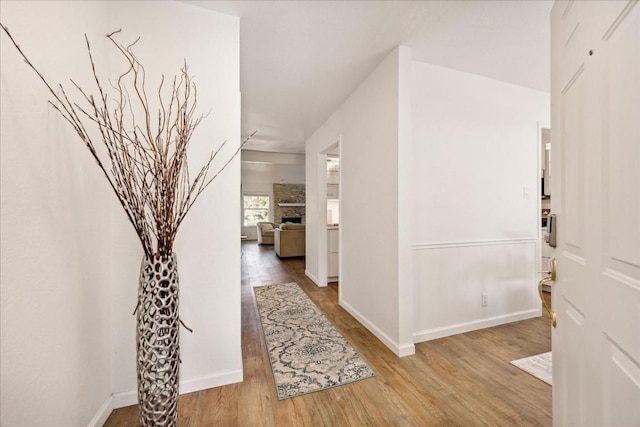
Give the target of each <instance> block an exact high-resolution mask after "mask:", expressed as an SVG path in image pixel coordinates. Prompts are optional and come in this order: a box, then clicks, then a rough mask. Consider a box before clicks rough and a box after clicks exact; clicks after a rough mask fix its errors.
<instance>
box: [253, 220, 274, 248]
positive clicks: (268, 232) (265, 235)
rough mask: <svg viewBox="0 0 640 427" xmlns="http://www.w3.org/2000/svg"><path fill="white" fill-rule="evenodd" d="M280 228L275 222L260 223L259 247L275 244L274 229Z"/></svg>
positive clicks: (257, 225)
mask: <svg viewBox="0 0 640 427" xmlns="http://www.w3.org/2000/svg"><path fill="white" fill-rule="evenodd" d="M276 227H278V224H276V223H275V222H259V223H257V224H256V228H257V231H258V244H259V245H273V242H274V238H273V236H274V231H273V230H274V229H275V228H276Z"/></svg>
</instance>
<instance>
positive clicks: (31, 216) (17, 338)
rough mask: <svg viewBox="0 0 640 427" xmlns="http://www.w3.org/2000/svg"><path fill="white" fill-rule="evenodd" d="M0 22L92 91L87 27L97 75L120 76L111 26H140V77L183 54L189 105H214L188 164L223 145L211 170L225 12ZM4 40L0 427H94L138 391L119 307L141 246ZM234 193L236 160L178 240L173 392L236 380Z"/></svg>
mask: <svg viewBox="0 0 640 427" xmlns="http://www.w3.org/2000/svg"><path fill="white" fill-rule="evenodd" d="M0 20H1V21H2V23H3V24H4V25H6V26H8V27H9V29H10V30H11V31H12V33H13V35H14V36H15V37H16V39H17V40H18V42H19V43H20V46H21V47H22V48H23V49H24V50H25V52H26V53H27V54H28V55H29V56H30V57H31V59H32V61H33V62H34V63H35V64H36V65H37V66H38V67H39V68H40V69H41V70H42V71H43V73H44V74H45V76H46V77H47V78H48V79H49V80H50V81H52V82H68V80H69V78H73V79H74V80H75V81H77V82H78V83H79V84H80V85H81V86H83V87H90V88H93V87H94V83H93V80H92V78H91V77H90V69H89V64H88V60H87V54H86V46H85V42H84V37H83V34H84V33H87V35H88V37H89V39H90V40H91V42H92V50H93V55H94V58H95V59H96V62H97V63H98V73H100V74H101V76H107V75H108V74H109V72H110V71H113V70H114V69H117V70H120V67H119V66H115V64H113V63H112V62H113V61H114V57H113V56H112V52H111V50H112V49H113V48H112V47H111V46H110V45H109V44H108V43H107V40H106V39H105V38H104V35H105V34H108V33H109V32H111V31H113V30H114V29H117V28H122V29H123V33H122V37H123V40H125V39H126V40H129V39H133V38H136V37H137V36H142V38H141V40H140V42H138V44H137V45H136V52H137V53H138V54H139V57H140V58H141V59H142V60H143V62H144V63H145V65H146V66H147V73H148V84H149V85H150V86H151V85H154V84H155V83H152V82H157V80H154V78H155V77H157V75H155V72H156V71H157V72H158V73H164V74H165V76H171V75H173V74H175V73H176V72H177V71H178V70H179V68H180V67H181V66H182V64H183V59H187V61H188V63H189V67H190V72H191V73H192V74H194V75H195V76H196V84H197V85H198V106H199V108H201V109H202V110H203V112H205V113H206V112H207V111H209V109H211V114H210V115H209V117H208V118H206V119H205V120H204V121H203V122H202V124H201V125H200V127H199V128H198V129H197V130H196V133H195V134H194V137H193V139H192V142H191V149H192V151H191V156H190V165H192V170H195V169H196V167H197V166H198V165H199V164H201V162H202V161H204V159H205V158H206V156H208V154H209V152H210V151H211V149H212V148H213V147H212V144H215V143H221V142H222V141H224V140H225V139H226V140H228V143H227V146H226V148H225V149H224V150H223V151H222V152H221V155H220V156H221V157H220V162H218V163H217V164H218V165H219V166H220V165H221V163H223V161H225V160H226V158H228V156H229V155H230V154H232V153H233V151H235V148H237V147H238V146H239V144H240V141H239V135H240V96H239V22H238V19H237V18H234V17H231V16H226V15H221V14H217V13H214V12H210V11H207V10H204V9H200V8H197V7H194V6H191V5H186V4H183V3H180V2H153V3H151V2H99V1H92V2H76V1H42V2H36V1H29V2H26V1H24V2H4V1H3V2H1V3H0ZM175 22H189V25H188V26H179V27H176V26H175ZM159 29H162V31H159ZM0 40H1V43H2V45H1V50H0V55H1V57H0V58H1V61H0V67H1V71H2V72H1V73H0V83H1V89H0V98H1V99H0V100H1V109H0V114H1V122H2V126H1V127H0V143H1V144H0V149H1V156H0V159H1V162H2V164H1V174H2V181H1V191H0V197H1V203H0V209H1V228H0V233H1V262H2V268H1V269H0V274H1V276H0V277H1V310H0V316H1V326H0V327H1V335H2V348H1V357H2V363H1V364H0V365H1V366H0V369H1V375H0V384H1V385H0V387H1V403H2V411H1V415H0V424H2V425H11V426H51V425H65V426H86V425H102V423H103V422H104V421H105V420H106V417H107V416H108V415H109V413H110V411H111V409H112V408H113V407H117V406H124V405H128V404H133V403H135V401H136V393H135V387H136V379H135V319H134V318H133V316H131V313H132V311H133V309H134V308H135V303H136V295H137V278H138V274H139V267H140V260H141V257H142V249H141V246H140V243H139V242H138V241H137V238H136V236H135V233H134V231H133V229H132V227H131V225H130V224H129V223H128V222H127V220H126V217H125V215H124V213H123V212H122V209H121V207H120V206H119V204H118V202H117V200H116V198H115V196H114V195H113V194H112V192H111V189H110V188H109V186H108V184H107V182H106V180H105V179H104V177H103V176H102V175H101V173H100V171H99V169H98V168H97V167H96V165H95V162H94V161H93V160H92V158H91V156H90V155H89V153H88V151H87V149H86V148H85V147H84V145H83V144H82V143H81V141H79V140H78V137H77V136H76V135H75V134H74V133H73V132H72V131H71V130H70V128H69V126H68V125H67V124H66V123H65V122H64V121H63V119H61V118H60V117H59V115H58V114H57V113H56V112H55V111H54V110H53V109H52V108H51V107H49V106H48V105H47V102H46V101H47V99H49V98H50V97H49V94H48V93H47V91H46V90H45V89H44V87H43V86H42V83H41V82H40V81H39V80H38V79H37V77H36V76H35V74H34V73H33V72H32V71H31V70H29V69H28V67H27V66H26V65H25V64H24V62H23V61H22V60H21V59H20V58H19V57H18V55H17V52H16V51H15V49H14V48H13V47H12V46H11V45H10V42H9V40H8V38H7V37H6V36H5V35H4V34H2V36H1V37H0ZM158 52H162V55H157V53H158ZM152 75H153V76H152ZM239 188H240V161H239V158H237V159H236V160H235V161H233V162H232V163H231V165H230V167H229V168H228V169H227V170H226V171H225V172H224V173H223V174H221V175H220V176H219V177H218V178H217V179H216V181H214V183H213V184H212V185H211V186H210V187H209V188H208V189H207V191H206V192H205V193H204V195H203V197H202V198H201V199H200V200H199V201H198V203H197V204H196V205H195V207H194V209H193V210H192V211H191V212H190V213H189V216H187V219H186V220H185V222H184V224H183V225H182V227H181V230H180V233H179V234H178V240H177V241H176V245H175V250H176V252H177V254H178V264H179V272H180V284H181V301H180V305H181V307H180V311H181V317H182V319H183V320H184V321H185V322H186V323H187V324H188V325H189V326H191V327H192V328H193V329H194V333H193V334H189V333H184V330H183V331H182V332H181V358H182V362H183V363H182V365H181V385H180V392H181V393H184V392H189V391H193V390H197V389H204V388H209V387H213V386H216V385H222V384H226V383H230V382H236V381H241V380H242V355H241V344H240V336H241V332H240V322H241V317H240V258H239V256H237V254H239V253H240V242H239V239H238V231H239V229H240V221H239V217H240V216H239V213H238V212H239V209H238V203H237V201H238V193H239ZM219 224H224V227H220V226H219ZM34 407H35V408H37V411H34V410H33V408H34Z"/></svg>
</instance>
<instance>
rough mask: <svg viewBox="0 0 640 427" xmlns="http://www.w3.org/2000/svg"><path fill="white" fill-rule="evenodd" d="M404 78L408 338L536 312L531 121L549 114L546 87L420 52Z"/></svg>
mask: <svg viewBox="0 0 640 427" xmlns="http://www.w3.org/2000/svg"><path fill="white" fill-rule="evenodd" d="M412 78H413V82H412V93H413V100H412V123H413V124H412V129H413V144H412V146H411V147H409V148H408V149H409V150H410V155H409V157H410V158H411V159H412V167H411V170H412V172H411V179H410V180H409V182H411V183H412V184H411V193H412V194H414V197H413V200H412V205H411V206H412V208H411V212H413V218H412V219H411V224H412V227H411V228H412V229H411V235H412V238H413V241H412V244H411V251H412V260H411V263H412V274H413V276H414V277H413V282H414V288H415V289H414V292H415V306H414V309H415V316H414V321H415V324H414V328H415V340H416V342H419V341H424V340H427V339H432V338H437V337H440V336H445V335H451V334H453V333H458V332H463V331H466V330H472V329H478V328H480V327H485V326H490V325H494V324H499V323H505V322H508V321H512V320H519V319H522V318H527V317H533V316H538V315H539V314H540V301H539V299H538V297H537V295H536V277H537V274H536V268H537V267H536V265H537V261H536V259H537V255H536V254H537V250H538V249H537V244H538V232H539V224H538V222H539V219H538V218H539V208H538V206H539V202H540V200H539V184H538V176H539V165H538V158H539V149H538V147H539V142H538V124H540V125H541V126H548V124H549V108H550V104H549V95H548V94H547V93H542V92H538V91H535V90H531V89H527V88H523V87H519V86H515V85H511V84H506V83H502V82H499V81H496V80H492V79H488V78H484V77H480V76H476V75H471V74H466V73H462V72H459V71H454V70H451V69H446V68H442V67H437V66H433V65H430V64H425V63H419V62H414V63H413V64H412ZM482 293H487V294H488V301H489V304H488V305H487V306H486V307H482V306H481V294H482Z"/></svg>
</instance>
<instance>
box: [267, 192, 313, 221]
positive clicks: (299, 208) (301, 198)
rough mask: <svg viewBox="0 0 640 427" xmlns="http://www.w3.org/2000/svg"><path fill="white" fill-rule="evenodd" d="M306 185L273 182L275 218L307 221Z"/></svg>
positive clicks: (276, 219)
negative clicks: (305, 218)
mask: <svg viewBox="0 0 640 427" xmlns="http://www.w3.org/2000/svg"><path fill="white" fill-rule="evenodd" d="M305 195H306V193H305V185H304V184H273V202H274V203H273V220H274V221H275V222H287V220H288V222H305V221H304V217H305Z"/></svg>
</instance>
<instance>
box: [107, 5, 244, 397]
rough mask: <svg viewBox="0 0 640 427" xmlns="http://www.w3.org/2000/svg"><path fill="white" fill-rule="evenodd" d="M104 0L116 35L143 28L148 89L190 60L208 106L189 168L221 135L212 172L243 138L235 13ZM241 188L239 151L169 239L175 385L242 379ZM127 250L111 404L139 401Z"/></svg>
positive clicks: (188, 387) (130, 35) (201, 102)
mask: <svg viewBox="0 0 640 427" xmlns="http://www.w3.org/2000/svg"><path fill="white" fill-rule="evenodd" d="M111 4H112V8H111V14H110V20H111V22H110V26H111V28H112V29H119V28H122V30H123V31H122V33H121V34H120V39H121V40H122V41H123V42H130V41H133V40H135V39H136V38H137V37H138V36H140V41H139V42H138V43H137V44H136V46H135V51H136V54H137V56H138V58H139V59H140V60H141V61H142V62H143V63H144V65H145V67H146V72H147V85H148V86H149V87H157V86H158V84H159V82H160V77H161V74H162V73H163V74H164V75H165V78H167V77H169V76H173V75H176V74H177V73H179V71H180V68H181V67H182V66H183V63H184V61H186V62H187V65H188V67H189V73H190V74H191V75H192V76H194V77H195V80H194V82H195V84H196V85H197V88H198V93H197V95H198V111H199V112H200V113H203V114H207V113H208V115H207V117H206V118H204V119H203V120H202V122H201V123H200V125H199V126H198V128H197V129H196V131H195V132H194V134H193V137H192V139H191V141H190V147H189V149H190V153H189V168H190V170H191V171H196V170H199V169H200V168H201V167H202V166H203V164H204V162H205V161H206V159H207V158H208V156H209V154H210V153H211V152H212V151H213V150H214V149H216V148H217V147H219V146H220V144H222V143H223V142H224V141H225V140H226V141H227V143H226V145H225V147H224V148H223V149H222V151H221V152H220V153H219V154H218V157H217V159H216V161H214V166H213V169H214V170H216V171H217V170H218V169H219V168H220V167H221V166H222V165H223V164H224V163H225V162H226V161H227V159H228V158H229V157H230V156H232V155H233V153H234V152H235V151H236V149H237V148H238V146H239V145H240V40H239V37H240V32H239V19H238V18H237V17H233V16H228V15H223V14H219V13H216V12H212V11H209V10H207V9H203V8H200V7H197V6H193V5H189V4H184V3H182V2H174V1H163V2H148V1H126V2H112V3H111ZM176 23H188V25H176ZM160 29H161V30H160ZM111 52H112V53H113V52H114V51H113V50H112V51H111ZM160 52H161V54H159V53H160ZM117 58H119V57H118V56H117V54H115V56H112V62H113V67H114V69H115V70H121V69H122V65H123V64H122V62H121V60H119V59H117ZM114 72H115V71H114ZM239 194H240V156H237V157H236V158H235V159H234V160H233V161H232V162H231V163H230V165H229V167H227V169H226V170H225V171H224V172H223V173H222V174H220V175H219V176H218V177H217V178H216V179H215V181H213V183H212V184H211V185H210V186H209V187H208V188H207V189H206V191H205V192H204V193H203V194H202V196H201V197H200V198H199V199H198V201H197V203H196V204H195V205H194V207H193V209H192V210H191V211H190V212H189V214H188V215H187V217H186V219H185V221H184V223H183V224H182V225H181V227H180V230H179V232H178V235H177V238H176V242H175V247H174V251H175V252H176V254H177V260H178V271H179V274H180V316H181V319H182V320H183V321H184V322H185V323H186V324H187V325H188V326H189V327H191V328H192V329H193V333H189V332H188V331H186V330H185V329H181V333H180V358H181V360H182V364H181V366H180V393H187V392H191V391H195V390H201V389H206V388H211V387H215V386H220V385H224V384H229V383H233V382H238V381H242V351H241V342H240V338H241V330H240V327H241V313H240V284H241V281H240V239H239V233H240V225H241V224H240V214H239V204H238V196H239ZM131 258H132V262H131V264H132V265H131V266H130V268H129V271H128V272H127V275H128V277H129V278H131V279H133V280H130V281H129V282H128V283H127V284H126V285H125V286H118V287H117V288H116V291H115V293H116V298H117V300H118V301H119V302H121V303H122V304H117V305H116V307H117V309H116V311H115V313H114V319H113V322H114V323H113V325H114V326H113V329H112V333H113V334H114V337H113V339H114V346H115V349H114V351H115V357H114V364H113V386H112V387H113V391H114V392H116V400H117V401H116V402H115V406H123V405H128V404H132V403H135V401H136V395H135V389H136V380H135V340H134V339H133V336H134V335H133V334H134V319H132V316H131V312H132V305H131V304H132V303H133V301H134V300H133V299H132V297H134V296H135V290H136V289H135V285H136V279H137V271H138V269H139V259H140V256H135V255H132V256H131ZM133 264H135V265H133ZM131 286H133V288H134V289H131ZM125 301H129V303H125ZM127 331H128V332H127Z"/></svg>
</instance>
